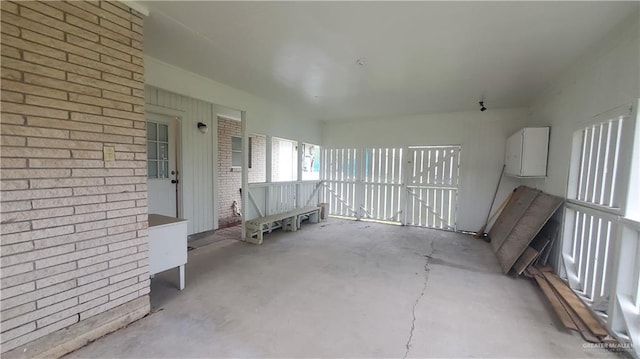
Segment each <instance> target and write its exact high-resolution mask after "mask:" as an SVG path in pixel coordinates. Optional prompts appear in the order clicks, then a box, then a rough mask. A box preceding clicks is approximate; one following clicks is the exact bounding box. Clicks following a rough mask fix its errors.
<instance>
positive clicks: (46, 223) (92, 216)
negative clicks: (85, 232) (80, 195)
mask: <svg viewBox="0 0 640 359" xmlns="http://www.w3.org/2000/svg"><path fill="white" fill-rule="evenodd" d="M105 218H106V214H105V213H104V212H96V213H87V214H78V215H72V216H65V217H55V218H47V219H39V220H35V221H31V225H32V226H33V229H40V228H48V227H58V226H64V225H67V224H75V223H83V224H87V223H91V222H93V221H98V220H101V219H105Z"/></svg>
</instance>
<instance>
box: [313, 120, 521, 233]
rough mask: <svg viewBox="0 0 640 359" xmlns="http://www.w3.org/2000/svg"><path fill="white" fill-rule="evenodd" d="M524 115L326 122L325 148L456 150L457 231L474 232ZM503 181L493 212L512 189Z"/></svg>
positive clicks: (509, 181)
mask: <svg viewBox="0 0 640 359" xmlns="http://www.w3.org/2000/svg"><path fill="white" fill-rule="evenodd" d="M526 119H527V109H525V108H514V109H503V110H491V109H490V110H488V111H485V112H480V111H473V112H456V113H445V114H431V115H416V116H407V117H398V118H379V119H372V120H360V121H349V122H342V121H339V122H334V121H331V122H326V123H325V124H324V125H323V142H322V143H323V145H324V146H327V147H334V148H341V147H367V146H388V147H393V146H400V147H402V146H411V145H461V146H462V148H461V157H460V193H459V200H458V229H459V230H469V231H476V230H478V229H479V228H480V227H481V226H482V224H483V223H484V221H485V219H486V216H487V212H488V211H489V204H490V202H491V198H492V196H493V193H494V191H495V188H496V184H497V182H498V177H499V175H500V171H501V169H502V165H503V163H504V150H505V145H506V139H507V137H508V136H509V135H511V134H512V133H514V132H515V131H517V130H518V129H520V128H521V127H523V126H524V125H525V122H526ZM517 184H518V182H517V181H516V180H514V179H512V178H505V179H504V180H503V185H502V186H501V191H500V193H499V195H498V198H497V199H496V207H497V206H498V205H499V204H500V203H501V202H502V200H503V199H504V198H506V196H507V195H508V193H509V192H510V191H511V190H513V188H515V187H516V186H517Z"/></svg>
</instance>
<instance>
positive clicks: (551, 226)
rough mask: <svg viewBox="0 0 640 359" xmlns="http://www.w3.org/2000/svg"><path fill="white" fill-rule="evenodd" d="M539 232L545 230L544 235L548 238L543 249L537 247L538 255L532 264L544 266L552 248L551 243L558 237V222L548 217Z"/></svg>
mask: <svg viewBox="0 0 640 359" xmlns="http://www.w3.org/2000/svg"><path fill="white" fill-rule="evenodd" d="M541 232H545V236H546V238H547V239H548V240H549V242H548V243H547V245H546V247H544V248H543V249H538V251H539V252H540V255H539V256H538V259H536V261H535V263H534V264H535V265H538V266H545V265H547V261H548V260H549V255H550V254H551V250H552V249H553V244H554V243H555V241H556V238H558V234H559V233H560V223H559V222H558V221H556V220H554V219H550V220H549V221H548V222H547V224H545V225H544V227H543V228H542V231H541ZM534 242H535V240H534Z"/></svg>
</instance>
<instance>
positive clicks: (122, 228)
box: [107, 217, 148, 235]
mask: <svg viewBox="0 0 640 359" xmlns="http://www.w3.org/2000/svg"><path fill="white" fill-rule="evenodd" d="M126 218H131V217H126ZM134 220H137V218H134ZM147 226H148V223H147V222H137V223H131V224H126V225H122V226H120V227H111V228H109V229H107V232H108V233H109V235H111V234H118V233H124V232H130V231H137V230H139V229H144V228H147Z"/></svg>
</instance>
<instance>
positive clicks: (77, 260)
mask: <svg viewBox="0 0 640 359" xmlns="http://www.w3.org/2000/svg"><path fill="white" fill-rule="evenodd" d="M1 6H2V12H1V20H2V49H1V51H2V66H1V67H2V92H1V95H2V118H1V122H2V125H1V144H2V148H1V154H0V157H1V158H0V159H1V164H2V170H1V172H0V184H1V190H2V193H1V195H2V197H1V211H2V212H1V221H2V223H1V226H0V230H1V231H2V241H1V245H2V246H1V251H2V252H1V267H2V272H1V286H2V297H1V301H0V307H1V320H2V332H1V335H0V337H1V342H2V352H3V353H4V352H7V351H10V350H12V349H14V348H17V347H20V346H24V348H22V347H20V348H17V349H15V350H14V352H15V351H19V352H23V351H25V350H26V348H30V347H29V344H28V343H30V342H32V341H33V340H36V339H38V338H40V339H44V338H41V337H44V336H46V335H47V334H50V333H53V332H56V331H58V330H60V329H62V328H68V327H70V326H73V325H75V324H76V323H78V322H80V323H82V321H84V320H85V319H87V318H90V317H93V316H96V315H98V314H100V313H103V312H105V311H108V310H109V312H110V313H115V315H126V314H128V313H124V312H123V313H118V311H117V310H118V308H122V305H123V304H125V303H128V304H127V305H126V308H129V309H126V310H127V311H129V312H130V308H131V301H137V302H139V303H140V304H139V305H140V306H141V307H144V308H146V309H145V310H146V311H148V305H149V303H148V292H149V275H148V274H149V273H148V272H149V270H148V244H147V229H146V228H147V202H146V198H147V186H146V153H145V151H146V146H145V141H146V138H145V137H146V132H145V118H144V79H143V73H144V71H143V70H144V69H143V55H142V25H143V19H142V17H141V16H140V15H139V14H137V13H136V12H135V11H133V10H130V9H129V8H128V7H126V6H124V5H123V4H122V3H119V2H105V1H99V2H84V1H83V2H31V1H29V2H10V1H2V2H1ZM107 147H111V148H114V149H115V161H105V160H104V158H103V149H104V148H107ZM132 319H135V318H132ZM90 329H91V328H88V329H87V330H90ZM62 336H64V335H62ZM32 343H33V342H32ZM28 353H31V354H33V353H34V352H33V351H30V352H28Z"/></svg>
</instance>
